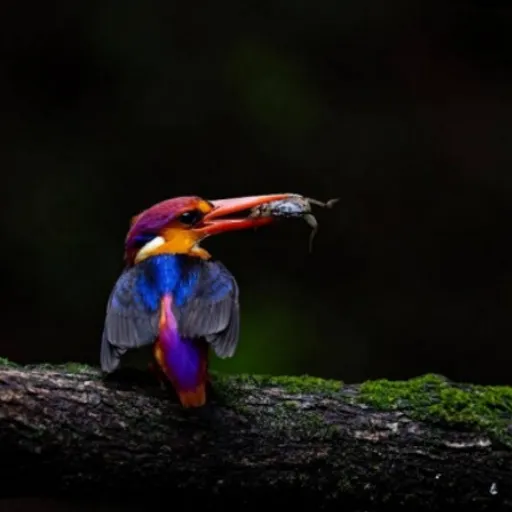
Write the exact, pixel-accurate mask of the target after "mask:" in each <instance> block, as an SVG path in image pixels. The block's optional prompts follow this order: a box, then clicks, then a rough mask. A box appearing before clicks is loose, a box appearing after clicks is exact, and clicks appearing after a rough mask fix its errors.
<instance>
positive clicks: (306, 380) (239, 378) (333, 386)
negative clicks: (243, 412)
mask: <svg viewBox="0 0 512 512" xmlns="http://www.w3.org/2000/svg"><path fill="white" fill-rule="evenodd" d="M212 378H213V380H214V383H215V385H216V386H218V387H219V388H223V387H228V388H230V389H231V388H233V387H236V388H240V387H242V388H243V387H246V388H247V387H248V388H254V387H258V388H271V387H279V388H282V389H283V390H284V391H286V392H287V393H290V394H309V393H314V394H331V393H337V392H339V391H340V390H341V386H342V384H343V383H342V382H340V381H336V380H326V379H319V378H316V377H310V376H309V375H300V376H297V377H292V376H290V377H283V376H273V375H249V374H237V375H226V374H224V375H222V374H218V373H213V372H212Z"/></svg>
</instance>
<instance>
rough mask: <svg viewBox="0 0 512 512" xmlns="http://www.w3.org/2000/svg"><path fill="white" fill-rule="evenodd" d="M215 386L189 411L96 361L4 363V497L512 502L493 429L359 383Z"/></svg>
mask: <svg viewBox="0 0 512 512" xmlns="http://www.w3.org/2000/svg"><path fill="white" fill-rule="evenodd" d="M292 382H293V385H292V384H291V383H292ZM214 390H215V397H213V399H212V402H211V405H210V407H207V408H205V409H204V410H202V411H184V410H182V409H181V408H180V407H179V405H178V404H177V402H176V400H175V398H174V397H173V396H172V395H170V394H169V392H168V391H167V392H166V391H163V390H161V389H159V388H158V387H155V386H151V385H143V384H141V383H137V384H134V383H126V381H125V382H104V381H102V379H101V378H100V376H99V374H98V373H97V372H96V371H94V370H92V369H89V370H87V369H77V368H74V369H72V370H71V369H70V368H49V367H48V368H42V367H35V368H23V367H3V368H1V369H0V458H1V461H2V464H0V497H14V496H21V495H22V496H28V495H32V496H50V495H53V496H56V495H57V496H66V495H68V494H73V495H77V493H83V495H84V496H89V498H91V496H92V497H94V498H95V499H96V498H98V499H103V498H101V497H102V496H110V497H111V498H112V499H114V500H115V501H119V500H121V499H122V498H130V499H133V500H135V499H136V498H135V497H136V496H142V497H145V500H146V501H147V500H148V499H151V497H154V496H160V497H161V499H162V500H164V501H165V500H167V501H169V500H170V499H172V502H173V503H177V501H176V500H181V499H185V500H186V501H187V503H188V506H190V505H191V504H194V502H197V504H199V501H201V505H202V509H203V510H204V509H205V508H206V509H209V508H210V507H211V508H212V509H213V508H217V507H219V506H223V505H226V504H230V505H235V506H240V505H243V504H246V503H250V504H252V505H260V506H269V504H270V505H272V506H280V505H281V504H286V503H290V500H292V499H293V500H294V502H295V500H306V499H308V500H309V499H311V500H314V502H315V510H322V509H329V508H332V509H333V510H334V509H337V510H402V509H411V510H447V507H448V506H450V505H453V506H455V505H457V506H462V507H463V508H462V509H463V510H466V511H467V510H506V509H508V508H512V450H511V449H510V448H509V446H508V445H507V444H506V443H504V442H503V441H502V440H501V441H498V440H497V439H494V436H493V435H491V434H489V433H486V432H485V431H480V432H478V431H475V430H474V429H473V428H472V427H471V428H470V426H464V425H461V424H460V423H459V424H458V426H457V428H455V427H454V426H452V425H450V424H449V423H447V424H444V425H442V424H438V423H432V422H428V421H420V420H417V419H414V415H413V414H410V412H408V411H409V410H408V408H407V407H404V409H403V410H400V408H398V409H396V408H395V409H393V410H389V411H381V410H376V409H374V408H373V407H370V406H368V405H365V404H362V403H359V402H360V400H359V398H358V397H359V395H360V388H359V386H341V385H339V386H337V385H336V384H335V383H332V382H328V383H325V382H323V381H317V380H310V381H306V380H304V381H301V380H300V379H294V380H293V381H292V380H291V379H290V380H289V381H287V380H286V379H283V380H282V381H280V380H279V379H265V378H256V377H254V378H252V377H222V378H217V379H215V380H214ZM303 503H304V504H305V501H303Z"/></svg>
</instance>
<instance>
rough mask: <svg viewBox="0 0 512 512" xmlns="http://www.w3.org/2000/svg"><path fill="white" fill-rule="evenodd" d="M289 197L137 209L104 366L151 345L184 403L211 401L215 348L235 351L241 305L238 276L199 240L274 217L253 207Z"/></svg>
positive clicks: (106, 336) (221, 353) (223, 354)
mask: <svg viewBox="0 0 512 512" xmlns="http://www.w3.org/2000/svg"><path fill="white" fill-rule="evenodd" d="M290 195H291V194H268V195H258V196H248V197H236V198H228V199H218V200H206V199H202V198H201V197H198V196H184V197H176V198H172V199H167V200H164V201H162V202H159V203H157V204H155V205H153V206H151V207H150V208H148V209H146V210H144V211H142V212H141V213H139V214H138V215H135V216H134V217H133V218H132V219H131V223H130V227H129V230H128V233H127V235H126V238H125V244H124V269H123V271H122V272H121V275H120V276H119V278H118V279H117V281H116V283H115V285H114V287H113V289H112V292H111V293H110V296H109V298H108V301H107V309H106V316H105V323H104V328H103V334H102V340H101V350H100V363H101V369H102V371H103V372H104V373H106V374H110V373H112V372H114V371H115V370H117V369H118V368H119V367H120V364H121V360H122V359H123V358H125V357H126V356H127V355H129V354H130V353H132V354H133V353H134V352H135V351H138V350H140V349H144V348H146V349H148V348H149V349H150V352H151V357H150V362H149V364H150V368H152V370H153V371H155V372H156V373H157V376H158V378H159V379H160V381H161V382H170V384H171V385H172V387H173V388H174V390H175V391H176V394H177V396H178V398H179V400H180V402H181V404H182V406H183V407H184V408H189V407H201V406H203V405H205V403H206V386H207V382H208V359H209V352H210V349H212V350H213V352H214V353H215V355H216V356H218V357H220V358H227V357H232V356H233V355H234V353H235V350H236V347H237V345H238V339H239V331H240V306H239V288H238V285H237V282H236V280H235V278H234V276H233V275H232V274H231V273H230V272H229V270H228V269H227V268H226V267H225V266H224V265H223V264H222V263H221V262H219V261H216V260H214V259H213V258H212V256H211V255H210V253H209V252H208V251H207V250H206V249H204V248H202V247H201V246H200V242H201V241H202V240H204V239H205V238H207V237H209V236H211V235H216V234H219V233H224V232H228V231H234V230H242V229H248V228H256V227H259V226H263V225H265V224H270V223H272V222H273V221H274V220H275V219H274V218H273V217H272V216H263V217H251V216H249V212H250V211H254V208H258V207H260V206H262V205H264V204H266V203H270V202H273V201H280V200H283V199H286V198H288V197H289V196H290ZM245 211H247V214H246V215H244V212H245Z"/></svg>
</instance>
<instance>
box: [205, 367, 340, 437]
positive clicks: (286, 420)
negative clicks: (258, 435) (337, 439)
mask: <svg viewBox="0 0 512 512" xmlns="http://www.w3.org/2000/svg"><path fill="white" fill-rule="evenodd" d="M212 384H213V388H214V390H215V396H216V398H217V399H218V400H219V401H220V402H223V403H224V404H225V405H228V406H229V407H231V408H232V409H233V410H235V411H236V412H237V413H238V414H240V415H242V416H244V417H246V418H247V419H248V420H249V421H250V422H251V423H253V424H255V425H260V426H263V427H268V428H270V429H271V430H272V431H273V432H282V431H288V430H289V431H290V433H292V434H293V435H297V433H298V432H301V433H307V435H308V436H309V437H315V436H318V437H320V438H323V439H325V438H326V437H329V436H331V435H334V434H335V433H336V432H337V430H336V427H334V426H332V425H330V424H328V423H327V422H326V421H325V419H324V417H323V416H322V415H321V414H319V413H318V412H315V411H312V410H308V409H305V408H303V404H302V402H301V398H300V396H301V395H303V396H304V395H310V394H311V395H315V397H329V396H333V395H334V393H339V392H340V390H341V386H342V384H341V382H339V381H330V380H323V379H317V378H314V377H309V376H307V375H305V376H299V377H274V376H270V375H248V374H237V375H226V374H218V373H216V372H214V373H212ZM271 388H280V389H282V390H283V391H284V393H285V394H286V395H287V394H290V395H294V396H290V397H288V396H285V397H282V398H281V399H279V400H276V402H275V404H274V405H270V404H266V405H265V406H264V407H261V408H260V407H258V405H256V404H255V405H248V403H247V400H246V398H247V397H248V396H249V395H250V396H251V397H252V398H254V397H255V396H257V395H258V393H259V392H262V393H264V392H265V390H267V389H271ZM295 396H296V397H297V399H295ZM262 400H263V403H265V400H266V397H262Z"/></svg>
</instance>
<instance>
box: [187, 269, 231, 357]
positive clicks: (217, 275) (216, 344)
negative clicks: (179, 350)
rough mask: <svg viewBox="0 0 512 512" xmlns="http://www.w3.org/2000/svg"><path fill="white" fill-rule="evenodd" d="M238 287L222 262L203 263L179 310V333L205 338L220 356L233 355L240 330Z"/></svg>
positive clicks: (190, 336)
mask: <svg viewBox="0 0 512 512" xmlns="http://www.w3.org/2000/svg"><path fill="white" fill-rule="evenodd" d="M239 309H240V307H239V289H238V285H237V283H236V281H235V278H234V277H233V276H232V275H231V273H230V272H229V271H228V270H227V269H226V268H225V267H224V265H222V264H221V263H219V262H210V261H207V262H204V264H203V265H202V268H201V271H200V275H199V280H198V283H197V285H196V288H195V291H194V295H193V297H192V298H191V299H189V300H188V302H187V303H186V304H185V305H184V306H183V307H182V308H180V310H179V312H178V318H179V328H180V334H181V335H182V336H183V337H185V338H204V339H205V340H206V341H207V342H208V343H210V344H211V346H212V348H213V349H214V351H215V353H216V354H217V356H219V357H221V358H226V357H231V356H232V355H233V354H234V353H235V350H236V346H237V344H238V336H239V331H240V310H239Z"/></svg>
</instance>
